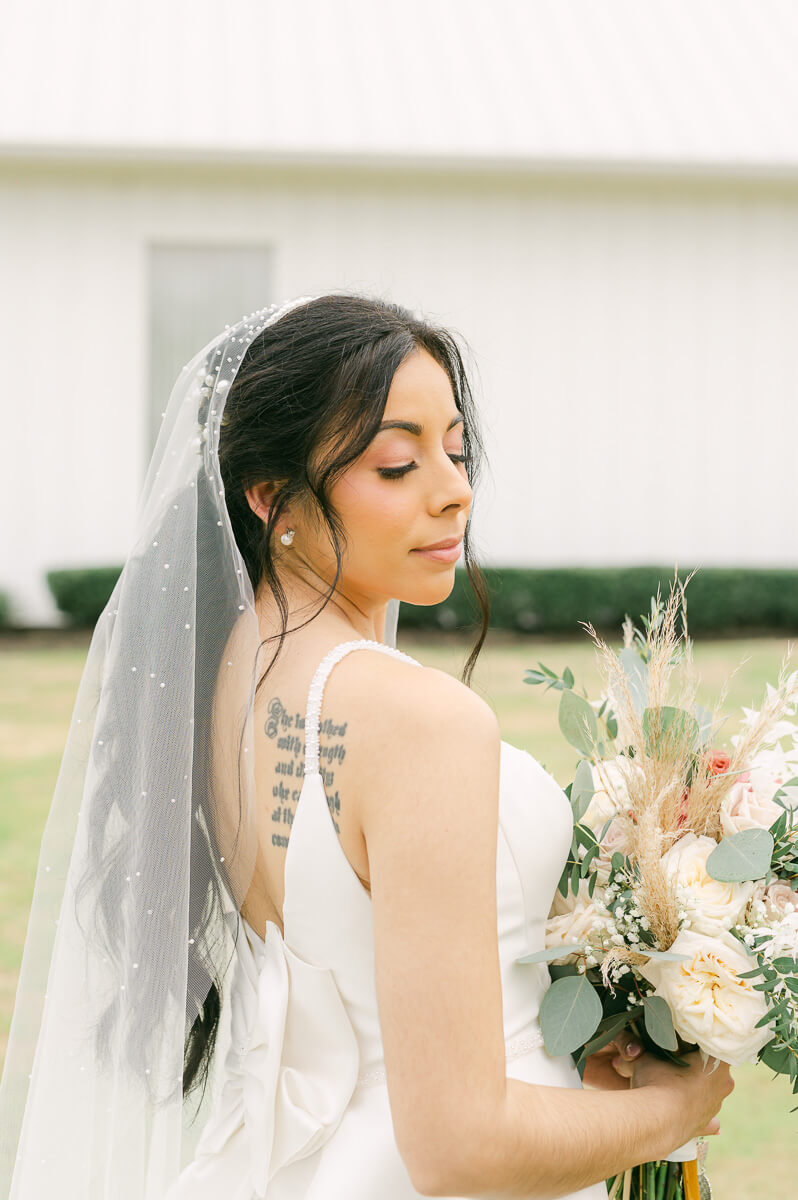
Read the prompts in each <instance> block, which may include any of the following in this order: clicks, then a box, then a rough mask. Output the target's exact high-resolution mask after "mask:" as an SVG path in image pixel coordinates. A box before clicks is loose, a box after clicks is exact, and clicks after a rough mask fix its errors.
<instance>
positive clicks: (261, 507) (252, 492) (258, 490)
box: [244, 482, 288, 521]
mask: <svg viewBox="0 0 798 1200" xmlns="http://www.w3.org/2000/svg"><path fill="white" fill-rule="evenodd" d="M276 492H277V484H276V483H273V482H266V483H256V484H254V485H253V486H252V487H250V488H247V490H246V492H245V493H244V495H245V496H246V498H247V502H248V504H249V507H250V508H251V509H252V511H253V512H254V514H255V516H256V517H260V519H261V520H262V521H267V520H268V519H269V509H270V508H271V506H272V504H273V503H274V497H275V493H276ZM286 511H288V510H286Z"/></svg>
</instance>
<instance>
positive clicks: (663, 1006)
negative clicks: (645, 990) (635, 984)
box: [643, 996, 679, 1050]
mask: <svg viewBox="0 0 798 1200" xmlns="http://www.w3.org/2000/svg"><path fill="white" fill-rule="evenodd" d="M643 1019H644V1020H645V1023H646V1032H647V1033H648V1035H649V1037H650V1038H651V1040H652V1042H656V1043H657V1045H658V1046H661V1047H662V1049H663V1050H676V1049H677V1048H678V1045H679V1043H678V1041H677V1040H676V1032H675V1030H674V1028H673V1017H672V1016H671V1010H670V1008H669V1007H668V1002H667V1000H664V999H663V998H662V996H645V997H644V999H643Z"/></svg>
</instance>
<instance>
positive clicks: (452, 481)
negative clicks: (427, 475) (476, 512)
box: [430, 454, 473, 512]
mask: <svg viewBox="0 0 798 1200" xmlns="http://www.w3.org/2000/svg"><path fill="white" fill-rule="evenodd" d="M446 466H447V467H448V470H446V469H444V472H443V482H442V483H441V484H440V488H439V489H436V490H435V491H434V493H433V497H432V500H431V504H430V507H431V509H432V510H433V511H437V512H440V511H442V510H444V509H447V508H451V507H452V505H455V506H456V507H457V508H466V509H467V508H469V507H470V505H471V500H472V498H473V490H472V488H471V484H470V483H469V481H468V478H467V477H466V474H465V472H464V470H463V468H462V466H461V464H460V463H456V462H453V461H452V460H451V458H449V456H448V454H447V455H446Z"/></svg>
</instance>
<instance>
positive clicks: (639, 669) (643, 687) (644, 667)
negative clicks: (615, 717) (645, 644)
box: [618, 646, 648, 717]
mask: <svg viewBox="0 0 798 1200" xmlns="http://www.w3.org/2000/svg"><path fill="white" fill-rule="evenodd" d="M618 658H619V659H620V662H621V666H622V667H623V670H624V675H625V676H626V686H627V688H628V689H629V695H630V696H631V698H632V707H633V708H634V710H635V712H636V713H637V715H638V717H639V716H640V715H641V713H642V712H643V709H644V708H645V707H646V697H647V695H648V664H647V663H645V662H643V659H642V658H641V657H640V655H639V654H638V653H637V651H636V650H635V649H634V647H632V646H624V648H623V650H621V652H620V654H619V655H618Z"/></svg>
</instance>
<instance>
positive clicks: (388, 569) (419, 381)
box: [324, 349, 472, 611]
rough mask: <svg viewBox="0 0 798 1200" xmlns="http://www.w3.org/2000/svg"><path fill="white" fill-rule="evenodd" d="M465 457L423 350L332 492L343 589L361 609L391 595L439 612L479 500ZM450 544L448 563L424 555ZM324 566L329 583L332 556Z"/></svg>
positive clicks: (459, 424)
mask: <svg viewBox="0 0 798 1200" xmlns="http://www.w3.org/2000/svg"><path fill="white" fill-rule="evenodd" d="M395 423H400V424H401V425H410V426H412V427H413V428H403V427H400V425H399V424H395ZM462 455H463V418H462V414H461V413H460V412H459V410H458V408H457V405H456V404H455V399H454V393H453V391H452V385H451V383H450V381H449V376H448V375H447V374H446V371H445V370H444V369H443V367H441V366H440V364H439V363H437V362H436V361H435V359H434V358H433V357H432V355H430V354H429V353H428V352H427V351H426V350H423V349H419V350H418V351H416V352H415V353H413V354H412V355H410V357H408V358H407V359H405V361H404V362H403V363H402V364H401V366H400V367H399V368H398V369H397V371H396V373H395V374H394V377H393V381H392V383H391V387H390V391H389V392H388V399H387V403H386V406H385V412H384V414H383V420H382V425H381V427H380V430H379V432H378V433H377V434H376V435H375V436H374V438H373V439H372V441H371V442H370V444H369V445H368V446H367V448H366V450H365V451H364V452H363V453H362V454H361V455H360V457H359V458H358V459H356V460H355V462H353V463H352V464H351V465H350V466H349V467H348V468H347V470H346V472H345V473H344V475H342V476H341V477H340V479H338V481H337V482H336V483H335V485H334V486H333V487H332V489H331V492H330V500H331V502H332V504H333V505H334V507H335V508H336V510H337V511H338V513H339V514H340V517H341V520H342V521H343V524H344V528H345V529H346V534H347V539H348V546H347V548H346V549H345V550H344V554H343V576H342V579H341V581H340V584H339V586H340V588H341V590H342V591H343V593H344V594H345V595H346V596H347V597H348V598H349V599H350V600H352V601H353V602H354V603H356V604H357V605H358V607H359V608H360V609H361V611H366V609H367V608H368V607H369V606H370V605H371V604H373V603H375V602H377V603H381V602H384V601H385V600H387V599H390V598H391V597H392V596H396V597H398V598H399V599H400V600H404V601H407V602H408V603H410V604H425V605H427V604H435V603H438V602H439V601H441V600H444V599H445V598H446V597H447V596H448V595H449V593H450V592H451V590H452V584H453V581H454V570H455V563H456V562H457V561H458V560H459V559H461V558H462V536H463V531H464V529H465V525H466V521H467V519H468V514H469V510H470V508H471V499H472V490H471V485H470V484H469V482H468V476H467V473H466V467H465V464H464V463H463V462H461V461H459V459H460V458H461V457H462ZM451 538H457V539H459V540H460V542H461V544H460V546H459V547H457V548H456V549H455V551H454V556H453V557H452V558H451V559H450V560H449V561H445V560H443V559H436V558H434V557H431V556H427V555H425V554H420V553H418V548H419V547H423V546H429V545H430V544H431V543H435V542H440V541H444V540H449V539H451ZM324 565H325V568H326V571H327V572H330V574H329V577H330V579H332V578H333V576H334V572H335V560H334V558H332V557H331V558H330V559H329V561H327V562H325V564H324Z"/></svg>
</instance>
